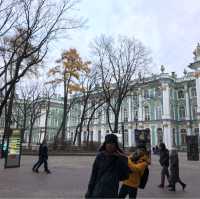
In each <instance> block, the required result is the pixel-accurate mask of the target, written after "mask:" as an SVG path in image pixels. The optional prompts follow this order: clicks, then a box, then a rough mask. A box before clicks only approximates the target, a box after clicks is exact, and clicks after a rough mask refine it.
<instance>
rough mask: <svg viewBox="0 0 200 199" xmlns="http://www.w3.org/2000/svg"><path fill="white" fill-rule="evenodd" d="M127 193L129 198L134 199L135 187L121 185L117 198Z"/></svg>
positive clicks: (124, 196) (123, 196)
mask: <svg viewBox="0 0 200 199" xmlns="http://www.w3.org/2000/svg"><path fill="white" fill-rule="evenodd" d="M127 195H128V196H129V198H132V199H136V197H137V188H134V187H129V186H127V185H122V187H121V189H120V191H119V198H126V196H127Z"/></svg>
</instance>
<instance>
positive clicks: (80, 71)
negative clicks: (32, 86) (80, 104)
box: [49, 49, 90, 145]
mask: <svg viewBox="0 0 200 199" xmlns="http://www.w3.org/2000/svg"><path fill="white" fill-rule="evenodd" d="M57 63H58V64H59V65H57V66H55V67H54V68H52V69H50V70H49V75H50V76H53V77H54V79H53V80H52V81H50V82H49V83H52V84H56V85H58V84H61V83H62V84H63V94H64V107H63V108H64V109H63V118H62V123H61V126H60V128H59V129H58V132H57V134H56V136H55V144H56V143H57V142H58V138H59V135H60V133H61V145H64V140H65V130H66V120H67V114H68V112H69V110H70V107H71V105H70V104H69V100H68V98H69V94H71V93H73V92H77V91H81V89H82V87H81V86H80V84H79V83H78V80H79V78H80V75H84V74H87V73H89V72H90V68H89V65H90V62H89V61H83V60H82V58H81V57H80V55H79V53H78V52H77V50H76V49H69V50H68V51H65V52H63V54H62V56H61V59H59V60H57Z"/></svg>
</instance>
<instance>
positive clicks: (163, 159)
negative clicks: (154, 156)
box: [158, 143, 169, 188]
mask: <svg viewBox="0 0 200 199" xmlns="http://www.w3.org/2000/svg"><path fill="white" fill-rule="evenodd" d="M159 148H160V149H159V151H160V160H159V162H160V165H161V166H162V170H161V183H160V185H158V187H160V188H163V187H164V185H165V176H166V177H167V179H168V182H169V170H168V167H169V151H168V149H167V148H166V146H165V144H164V143H160V146H159Z"/></svg>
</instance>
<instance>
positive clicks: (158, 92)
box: [155, 88, 161, 97]
mask: <svg viewBox="0 0 200 199" xmlns="http://www.w3.org/2000/svg"><path fill="white" fill-rule="evenodd" d="M155 96H156V97H159V96H161V90H160V88H156V89H155Z"/></svg>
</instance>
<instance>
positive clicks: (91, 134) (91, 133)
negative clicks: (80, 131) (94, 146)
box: [90, 131, 93, 142]
mask: <svg viewBox="0 0 200 199" xmlns="http://www.w3.org/2000/svg"><path fill="white" fill-rule="evenodd" d="M90 141H91V142H93V131H91V132H90Z"/></svg>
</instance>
